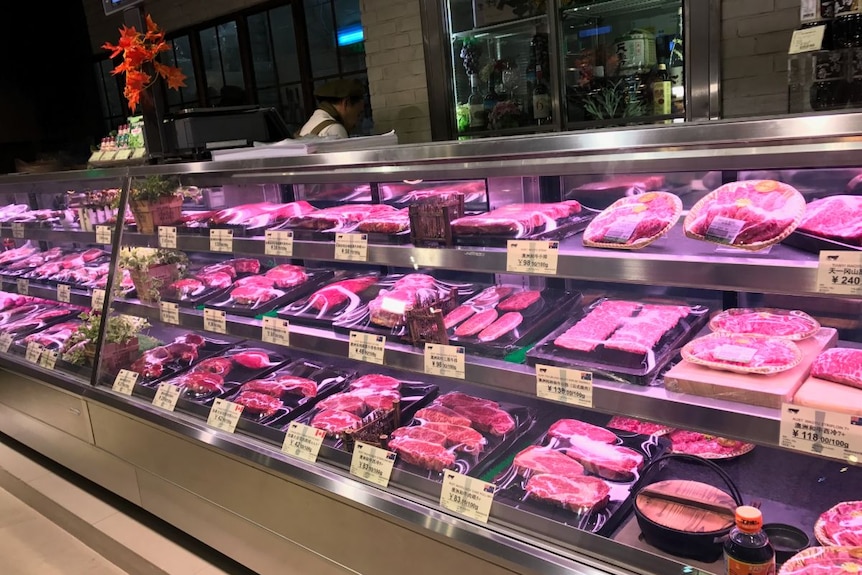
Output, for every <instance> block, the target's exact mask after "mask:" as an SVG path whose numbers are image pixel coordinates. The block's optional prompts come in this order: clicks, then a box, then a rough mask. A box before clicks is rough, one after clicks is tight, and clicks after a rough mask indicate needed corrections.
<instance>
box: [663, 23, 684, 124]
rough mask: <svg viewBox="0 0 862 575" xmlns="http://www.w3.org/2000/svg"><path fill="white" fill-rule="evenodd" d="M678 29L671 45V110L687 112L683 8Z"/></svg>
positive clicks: (678, 112) (679, 112)
mask: <svg viewBox="0 0 862 575" xmlns="http://www.w3.org/2000/svg"><path fill="white" fill-rule="evenodd" d="M677 18H678V23H677V31H676V35H675V36H674V38H673V40H672V41H671V46H670V59H669V61H668V66H667V67H668V76H670V92H671V111H672V112H673V113H674V114H684V113H685V48H684V46H683V42H682V38H683V28H682V27H683V21H682V8H680V9H679V11H678V13H677Z"/></svg>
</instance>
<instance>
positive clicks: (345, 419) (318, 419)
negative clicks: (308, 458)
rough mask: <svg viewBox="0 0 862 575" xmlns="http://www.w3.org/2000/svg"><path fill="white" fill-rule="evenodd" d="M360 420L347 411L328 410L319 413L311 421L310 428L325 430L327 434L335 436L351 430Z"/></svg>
mask: <svg viewBox="0 0 862 575" xmlns="http://www.w3.org/2000/svg"><path fill="white" fill-rule="evenodd" d="M361 422H362V419H361V418H359V417H357V416H355V415H353V414H352V413H349V412H347V411H336V410H334V409H329V410H326V411H321V412H319V413H318V414H317V415H315V416H314V417H313V418H312V420H311V426H312V427H316V428H317V429H323V430H326V432H327V433H329V434H331V435H335V434H338V433H341V432H342V431H347V430H348V429H353V428H354V427H356V426H357V425H359V423H361Z"/></svg>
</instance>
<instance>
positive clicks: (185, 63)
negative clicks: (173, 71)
mask: <svg viewBox="0 0 862 575" xmlns="http://www.w3.org/2000/svg"><path fill="white" fill-rule="evenodd" d="M173 47H174V62H175V64H174V65H175V66H177V67H178V68H179V69H180V70H182V71H183V74H185V75H186V86H185V88H180V89H179V92H178V93H179V94H180V100H181V101H182V102H183V103H185V104H186V105H194V104H197V100H198V87H197V84H196V80H195V67H194V63H193V62H192V48H191V42H190V41H189V37H188V36H180V37H179V38H175V39H174V41H173ZM168 92H174V90H168Z"/></svg>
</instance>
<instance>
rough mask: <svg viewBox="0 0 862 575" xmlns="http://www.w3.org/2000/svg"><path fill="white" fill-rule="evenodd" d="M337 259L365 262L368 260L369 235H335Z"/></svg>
mask: <svg viewBox="0 0 862 575" xmlns="http://www.w3.org/2000/svg"><path fill="white" fill-rule="evenodd" d="M335 259H336V260H343V261H347V262H364V261H366V260H367V259H368V235H366V234H335Z"/></svg>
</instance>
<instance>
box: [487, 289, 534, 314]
mask: <svg viewBox="0 0 862 575" xmlns="http://www.w3.org/2000/svg"><path fill="white" fill-rule="evenodd" d="M541 297H542V292H540V291H538V290H526V291H522V292H518V293H516V294H514V295H511V296H509V297H508V298H506V299H504V300H503V301H501V302H500V303H499V304H497V309H498V310H499V311H523V310H525V309H527V308H528V307H530V306H531V305H533V304H534V303H536V302H537V301H539V298H541Z"/></svg>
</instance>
